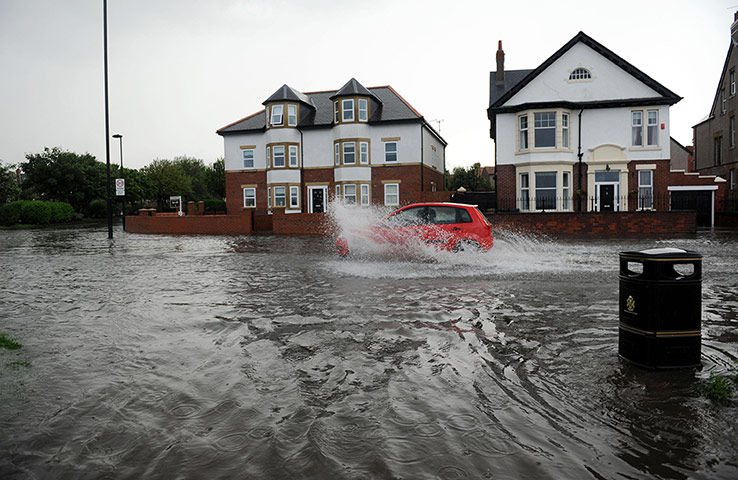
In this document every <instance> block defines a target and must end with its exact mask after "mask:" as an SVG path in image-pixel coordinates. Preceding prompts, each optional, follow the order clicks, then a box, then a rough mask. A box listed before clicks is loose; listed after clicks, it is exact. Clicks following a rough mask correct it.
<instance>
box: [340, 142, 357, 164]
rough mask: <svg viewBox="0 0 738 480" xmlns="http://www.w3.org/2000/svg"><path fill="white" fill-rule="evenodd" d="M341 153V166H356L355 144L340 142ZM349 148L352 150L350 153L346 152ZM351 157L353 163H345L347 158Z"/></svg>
mask: <svg viewBox="0 0 738 480" xmlns="http://www.w3.org/2000/svg"><path fill="white" fill-rule="evenodd" d="M341 145H342V146H341V153H342V155H343V156H342V162H341V163H342V164H343V165H356V142H352V141H348V142H341ZM348 147H350V148H351V149H352V151H351V152H347V151H346V149H347V148H348ZM349 156H350V157H351V158H352V159H353V161H351V162H348V161H346V158H347V157H349Z"/></svg>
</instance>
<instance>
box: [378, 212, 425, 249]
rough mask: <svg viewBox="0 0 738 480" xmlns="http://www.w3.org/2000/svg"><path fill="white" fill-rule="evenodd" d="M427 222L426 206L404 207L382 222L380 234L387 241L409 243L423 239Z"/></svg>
mask: <svg viewBox="0 0 738 480" xmlns="http://www.w3.org/2000/svg"><path fill="white" fill-rule="evenodd" d="M427 223H428V222H427V219H426V207H425V206H422V205H419V206H415V207H408V208H403V209H401V210H398V211H396V212H394V213H392V214H391V215H390V216H389V217H387V218H385V219H384V221H382V222H381V223H380V225H379V234H380V235H381V236H382V239H383V240H384V241H386V242H389V243H395V244H407V243H410V242H413V241H418V240H422V238H423V237H424V227H426V226H427Z"/></svg>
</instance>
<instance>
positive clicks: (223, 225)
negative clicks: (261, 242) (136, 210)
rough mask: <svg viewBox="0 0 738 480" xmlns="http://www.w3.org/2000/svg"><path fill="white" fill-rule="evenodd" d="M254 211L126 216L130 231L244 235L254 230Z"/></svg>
mask: <svg viewBox="0 0 738 480" xmlns="http://www.w3.org/2000/svg"><path fill="white" fill-rule="evenodd" d="M252 225H253V220H252V212H250V211H246V212H242V213H239V214H238V215H193V216H182V217H180V216H177V215H174V216H171V215H166V216H165V215H157V214H155V213H154V214H153V215H130V216H127V217H126V232H128V233H158V234H180V235H192V234H201V235H242V234H247V233H251V232H252Z"/></svg>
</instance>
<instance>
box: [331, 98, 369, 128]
mask: <svg viewBox="0 0 738 480" xmlns="http://www.w3.org/2000/svg"><path fill="white" fill-rule="evenodd" d="M369 108H370V105H369V99H368V98H365V97H353V98H341V99H338V100H334V101H333V123H335V124H339V123H354V122H362V123H366V122H368V121H369V115H370V112H369Z"/></svg>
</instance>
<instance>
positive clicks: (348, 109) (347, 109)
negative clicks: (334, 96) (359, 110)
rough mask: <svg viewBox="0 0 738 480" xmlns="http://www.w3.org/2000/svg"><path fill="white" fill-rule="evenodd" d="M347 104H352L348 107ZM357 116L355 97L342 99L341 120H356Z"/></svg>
mask: <svg viewBox="0 0 738 480" xmlns="http://www.w3.org/2000/svg"><path fill="white" fill-rule="evenodd" d="M347 105H350V106H349V107H347ZM349 113H350V114H351V115H350V117H351V118H348V117H349V115H348V114H349ZM355 117H356V115H355V113H354V99H353V98H344V99H341V121H342V122H354V121H356V120H354V118H355Z"/></svg>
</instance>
